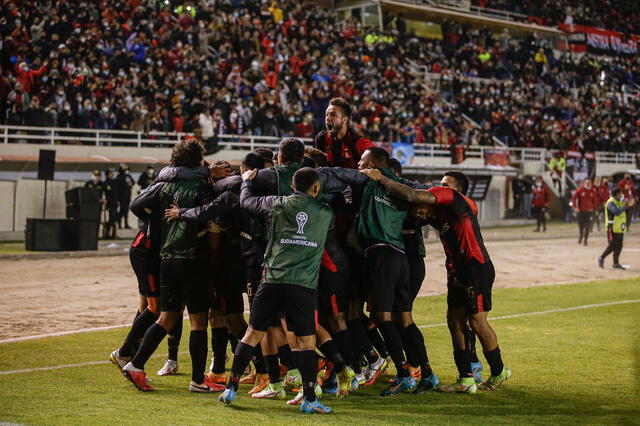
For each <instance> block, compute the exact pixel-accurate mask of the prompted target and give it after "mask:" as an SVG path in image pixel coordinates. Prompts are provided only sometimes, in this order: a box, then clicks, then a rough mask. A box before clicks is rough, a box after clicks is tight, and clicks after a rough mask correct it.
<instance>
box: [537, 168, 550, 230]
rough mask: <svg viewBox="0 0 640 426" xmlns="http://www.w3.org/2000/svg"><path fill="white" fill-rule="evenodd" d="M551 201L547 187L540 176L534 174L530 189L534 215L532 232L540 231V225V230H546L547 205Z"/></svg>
mask: <svg viewBox="0 0 640 426" xmlns="http://www.w3.org/2000/svg"><path fill="white" fill-rule="evenodd" d="M550 201H551V193H550V192H549V188H547V186H546V185H545V184H544V183H542V176H536V182H535V185H533V190H532V204H533V209H534V211H535V215H536V229H534V230H533V232H540V225H542V232H547V217H546V214H547V207H549V202H550Z"/></svg>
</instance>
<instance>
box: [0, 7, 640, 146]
mask: <svg viewBox="0 0 640 426" xmlns="http://www.w3.org/2000/svg"><path fill="white" fill-rule="evenodd" d="M502 3H504V6H505V7H507V6H508V4H507V3H509V2H502ZM31 5H32V6H33V7H27V6H31ZM489 6H491V7H499V6H501V4H493V3H491V4H490V5H489ZM629 19H630V22H631V20H632V19H633V14H632V13H631V14H630V15H629ZM387 23H388V24H389V21H387ZM630 25H631V24H630ZM385 28H386V31H384V32H381V31H379V30H377V29H371V28H365V27H362V26H361V25H360V23H359V22H358V21H357V20H355V19H348V20H345V21H340V20H338V19H336V15H335V12H334V11H333V10H331V9H322V8H319V7H317V6H314V5H309V4H300V3H297V2H281V3H280V4H279V5H277V4H276V5H275V6H274V5H271V4H270V3H267V2H258V1H244V2H242V1H235V2H222V3H220V2H206V1H197V2H189V1H187V2H185V3H182V2H180V3H176V2H172V3H168V2H164V3H163V2H150V3H144V2H140V1H136V0H132V1H116V2H104V1H98V0H92V1H83V2H79V3H75V2H63V1H58V2H44V3H41V2H29V1H15V2H10V3H8V7H7V8H5V9H4V14H3V16H2V18H1V19H0V35H1V37H2V46H3V48H2V50H0V65H1V66H2V72H1V73H0V75H1V77H0V112H1V113H0V120H1V122H2V123H3V124H4V123H6V124H10V125H29V126H49V127H52V126H53V127H76V128H90V129H97V130H101V129H103V130H113V129H115V130H134V131H137V132H143V133H145V134H149V133H152V132H178V133H182V132H184V133H193V132H201V136H202V137H203V139H205V140H207V139H209V138H212V137H214V135H221V134H245V135H263V136H276V137H281V136H285V135H296V136H300V137H310V136H312V135H314V134H315V133H316V132H317V131H318V130H319V129H322V128H323V127H324V124H323V121H324V120H323V115H324V110H325V108H326V105H327V102H328V100H329V99H330V98H331V97H333V96H344V97H347V98H348V99H350V100H351V101H352V102H353V103H354V104H355V105H357V106H358V108H357V111H356V112H357V121H356V122H355V123H354V124H355V125H357V127H359V128H361V129H362V130H363V131H366V132H367V133H368V136H369V137H370V138H371V139H373V140H377V141H382V142H384V141H403V142H409V143H439V144H443V145H455V144H459V143H461V144H465V145H471V144H484V145H491V144H494V143H496V142H497V141H498V140H499V141H501V143H504V144H507V145H509V146H524V147H545V148H561V149H581V150H587V151H591V150H609V151H631V152H636V151H638V149H639V146H638V141H639V135H638V125H639V124H640V122H639V121H638V116H637V108H638V99H637V96H633V95H631V96H628V97H626V98H625V99H622V96H621V95H620V94H621V93H622V91H623V90H624V89H625V88H626V87H632V88H633V87H635V84H636V82H637V81H638V80H639V79H640V73H639V69H638V65H637V61H635V60H633V59H625V58H618V59H615V60H609V61H607V60H603V59H601V58H595V57H589V56H586V55H585V56H582V57H581V58H579V59H575V58H571V57H569V56H568V55H566V56H563V57H560V58H559V59H556V57H555V56H554V54H553V51H552V46H549V45H548V44H547V43H546V41H545V40H544V39H539V38H537V37H536V35H535V34H531V35H529V37H528V38H515V37H513V36H511V35H510V34H509V33H508V31H505V32H502V33H500V34H499V35H497V34H494V33H492V32H490V31H489V30H488V29H480V30H478V29H472V28H470V27H468V26H467V25H460V24H456V23H453V22H445V23H443V25H442V29H443V36H444V37H443V38H444V39H443V41H438V40H426V39H422V38H420V37H417V36H415V35H413V34H412V32H410V31H408V30H407V29H406V25H405V23H404V21H403V19H401V18H400V19H394V20H393V24H392V25H387V26H386V27H385ZM42 58H47V59H42ZM412 64H413V65H414V66H416V65H417V66H418V67H422V68H424V69H425V70H426V71H427V72H429V73H432V74H435V75H436V76H437V77H438V79H439V80H440V81H439V86H438V89H439V90H433V88H432V87H429V85H428V84H424V81H422V79H420V78H416V76H415V75H414V74H413V73H412V72H411V65H412ZM497 80H499V82H498V81H497ZM623 86H624V87H623ZM634 93H635V92H634ZM462 113H464V114H466V116H468V117H469V118H470V119H472V120H473V121H474V122H471V121H468V120H464V119H463V116H462ZM493 136H496V137H497V138H498V139H497V140H496V139H494V138H493Z"/></svg>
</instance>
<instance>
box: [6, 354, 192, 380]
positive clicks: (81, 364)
mask: <svg viewBox="0 0 640 426" xmlns="http://www.w3.org/2000/svg"><path fill="white" fill-rule="evenodd" d="M187 353H189V352H187V351H184V352H178V354H179V355H184V354H187ZM161 357H164V355H152V356H151V358H161ZM102 364H111V361H87V362H79V363H77V364H64V365H52V366H50V367H35V368H25V369H23V370H7V371H0V376H2V375H6V374H18V373H31V372H34V371H48V370H60V369H62V368H73V367H87V366H90V365H102Z"/></svg>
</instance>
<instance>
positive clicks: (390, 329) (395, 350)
mask: <svg viewBox="0 0 640 426" xmlns="http://www.w3.org/2000/svg"><path fill="white" fill-rule="evenodd" d="M378 330H380V333H382V337H383V338H384V341H385V342H386V344H387V350H388V351H389V354H390V355H391V359H392V360H393V363H394V364H395V366H396V370H397V371H398V377H408V376H409V369H408V368H407V363H406V362H405V358H404V353H403V352H402V341H401V340H400V334H399V333H398V329H396V326H395V325H393V323H392V322H391V321H385V322H382V323H380V324H378Z"/></svg>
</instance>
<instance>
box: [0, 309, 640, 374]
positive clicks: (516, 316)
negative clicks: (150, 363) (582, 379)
mask: <svg viewBox="0 0 640 426" xmlns="http://www.w3.org/2000/svg"><path fill="white" fill-rule="evenodd" d="M629 303H640V299H631V300H619V301H617V302H608V303H594V304H591V305H581V306H573V307H570V308H558V309H549V310H547V311H537V312H524V313H521V314H512V315H503V316H500V317H493V318H491V320H492V321H494V320H499V319H510V318H520V317H527V316H532V315H545V314H552V313H555V312H568V311H579V310H582V309H591V308H600V307H603V306H614V305H624V304H629ZM446 325H447V324H446V323H442V324H426V325H421V326H418V328H432V327H444V326H446ZM115 327H116V326H110V328H115ZM118 327H121V326H118ZM101 329H104V327H102V328H101ZM67 334H71V333H67ZM180 353H186V352H180ZM160 356H164V355H154V356H153V357H152V358H157V357H160ZM102 364H111V361H89V362H80V363H77V364H65V365H53V366H50V367H36V368H26V369H23V370H7V371H0V376H2V375H7V374H18V373H31V372H34V371H49V370H59V369H62V368H73V367H87V366H91V365H102Z"/></svg>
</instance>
